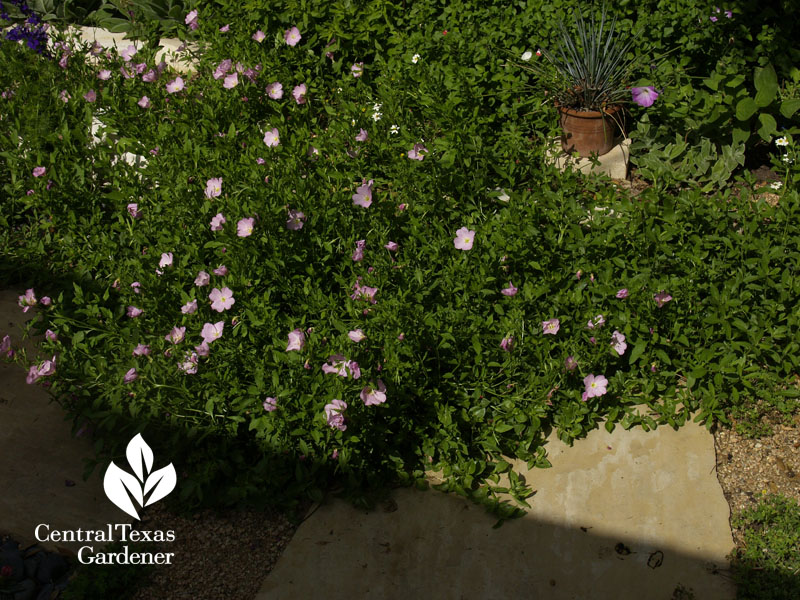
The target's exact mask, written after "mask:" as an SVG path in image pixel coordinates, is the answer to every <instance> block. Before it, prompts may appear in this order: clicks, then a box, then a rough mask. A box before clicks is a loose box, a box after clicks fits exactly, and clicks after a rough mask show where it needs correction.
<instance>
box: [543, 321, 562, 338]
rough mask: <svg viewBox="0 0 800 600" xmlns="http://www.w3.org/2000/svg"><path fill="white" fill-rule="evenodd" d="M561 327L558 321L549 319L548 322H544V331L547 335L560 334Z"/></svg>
mask: <svg viewBox="0 0 800 600" xmlns="http://www.w3.org/2000/svg"><path fill="white" fill-rule="evenodd" d="M559 327H561V323H560V322H559V320H558V319H549V320H547V321H542V331H543V332H544V334H545V335H548V334H549V335H555V334H557V333H558V329H559Z"/></svg>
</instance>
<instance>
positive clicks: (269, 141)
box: [264, 127, 281, 148]
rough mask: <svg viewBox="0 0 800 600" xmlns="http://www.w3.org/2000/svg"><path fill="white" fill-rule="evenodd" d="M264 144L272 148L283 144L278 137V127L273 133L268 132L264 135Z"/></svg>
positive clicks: (273, 129) (274, 128)
mask: <svg viewBox="0 0 800 600" xmlns="http://www.w3.org/2000/svg"><path fill="white" fill-rule="evenodd" d="M264 143H265V144H266V145H267V146H268V147H270V148H274V147H275V146H277V145H278V144H280V143H281V138H280V136H279V135H278V128H277V127H273V128H272V131H268V132H266V133H265V134H264Z"/></svg>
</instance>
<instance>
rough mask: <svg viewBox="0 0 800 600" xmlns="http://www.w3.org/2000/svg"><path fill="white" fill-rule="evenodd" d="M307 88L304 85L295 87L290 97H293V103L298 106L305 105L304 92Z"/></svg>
mask: <svg viewBox="0 0 800 600" xmlns="http://www.w3.org/2000/svg"><path fill="white" fill-rule="evenodd" d="M307 90H308V88H307V87H306V84H305V83H301V84H300V85H296V86H295V87H294V89H293V90H292V96H293V97H294V101H295V102H297V103H298V104H305V103H306V91H307Z"/></svg>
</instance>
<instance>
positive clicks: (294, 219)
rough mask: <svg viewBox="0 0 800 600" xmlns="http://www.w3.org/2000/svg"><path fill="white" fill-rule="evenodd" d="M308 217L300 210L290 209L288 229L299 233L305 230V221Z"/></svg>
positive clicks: (287, 222)
mask: <svg viewBox="0 0 800 600" xmlns="http://www.w3.org/2000/svg"><path fill="white" fill-rule="evenodd" d="M305 220H306V216H305V215H304V214H303V213H302V212H300V211H299V210H294V209H291V208H290V209H289V220H288V221H286V228H287V229H291V230H292V231H297V230H299V229H302V228H303V221H305Z"/></svg>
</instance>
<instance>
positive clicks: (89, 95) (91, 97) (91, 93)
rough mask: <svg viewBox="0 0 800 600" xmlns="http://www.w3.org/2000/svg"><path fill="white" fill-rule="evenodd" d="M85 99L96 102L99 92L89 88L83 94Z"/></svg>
mask: <svg viewBox="0 0 800 600" xmlns="http://www.w3.org/2000/svg"><path fill="white" fill-rule="evenodd" d="M83 99H84V100H86V101H87V102H94V101H95V100H97V92H95V91H94V90H89V91H88V92H86V93H85V94H84V95H83Z"/></svg>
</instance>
